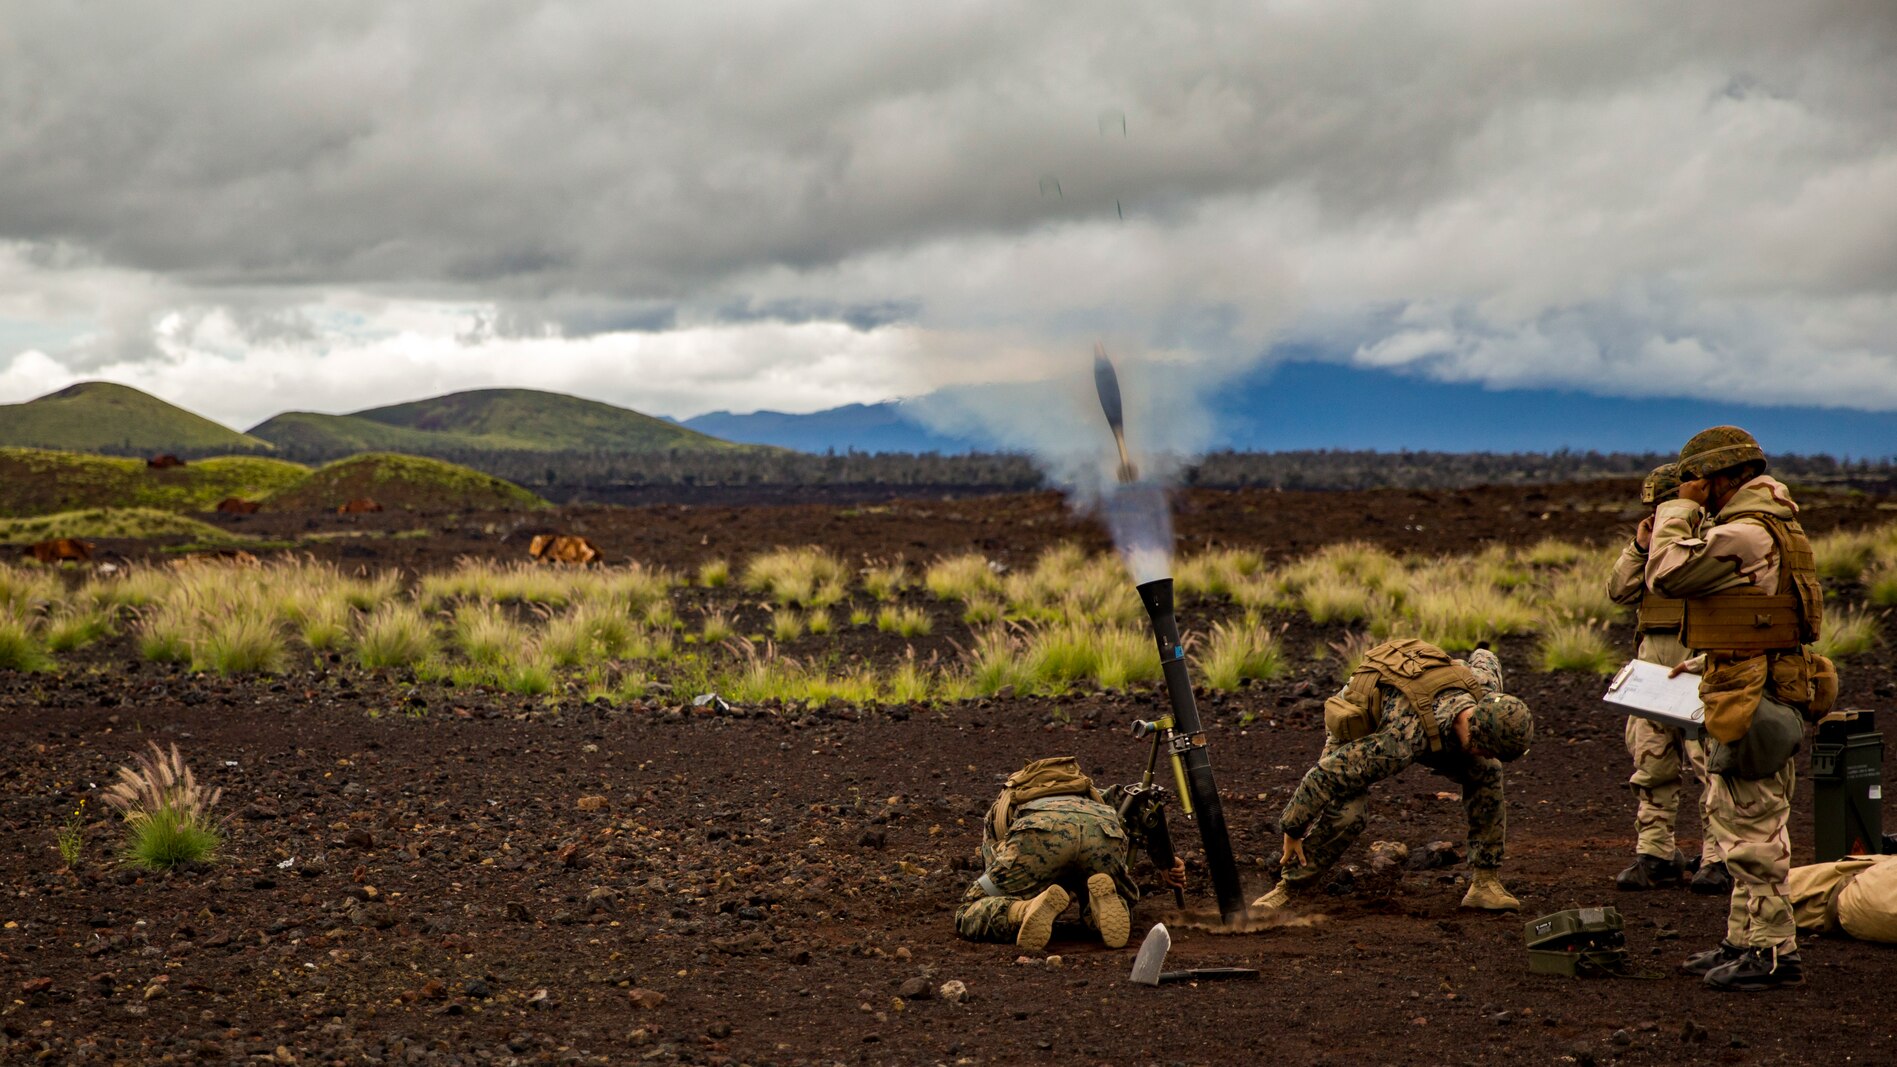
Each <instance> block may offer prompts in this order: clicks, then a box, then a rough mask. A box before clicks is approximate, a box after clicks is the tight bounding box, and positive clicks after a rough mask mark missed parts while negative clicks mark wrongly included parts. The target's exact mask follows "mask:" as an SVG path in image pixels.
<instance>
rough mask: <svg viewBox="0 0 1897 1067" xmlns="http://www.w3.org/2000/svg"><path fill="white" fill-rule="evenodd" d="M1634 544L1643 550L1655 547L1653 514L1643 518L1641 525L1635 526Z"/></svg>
mask: <svg viewBox="0 0 1897 1067" xmlns="http://www.w3.org/2000/svg"><path fill="white" fill-rule="evenodd" d="M1634 544H1636V545H1639V546H1640V551H1642V552H1645V551H1646V550H1647V549H1649V548H1652V547H1653V516H1651V515H1649V516H1647V517H1646V518H1644V519H1641V520H1640V525H1638V526H1636V527H1634Z"/></svg>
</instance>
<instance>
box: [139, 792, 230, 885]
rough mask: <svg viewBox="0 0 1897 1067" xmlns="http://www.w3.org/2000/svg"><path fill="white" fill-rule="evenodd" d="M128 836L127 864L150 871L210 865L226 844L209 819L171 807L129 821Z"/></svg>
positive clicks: (186, 810)
mask: <svg viewBox="0 0 1897 1067" xmlns="http://www.w3.org/2000/svg"><path fill="white" fill-rule="evenodd" d="M125 833H126V843H125V859H126V862H128V863H130V864H131V865H133V866H134V867H142V868H144V869H146V870H148V871H167V870H170V869H171V868H173V867H178V866H182V865H184V864H190V863H209V862H211V861H212V860H213V859H216V858H217V850H218V848H219V847H221V846H222V845H223V843H224V838H223V835H222V834H220V833H218V831H217V828H216V827H215V826H214V825H212V824H211V822H210V820H209V818H208V817H207V816H203V815H199V814H197V813H195V812H192V811H190V810H188V809H184V808H179V807H174V806H172V805H169V804H167V805H164V806H162V807H159V808H158V809H156V810H154V811H150V812H143V813H139V814H137V815H135V816H133V817H131V818H128V819H127V820H126V823H125Z"/></svg>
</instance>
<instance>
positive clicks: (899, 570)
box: [863, 556, 914, 600]
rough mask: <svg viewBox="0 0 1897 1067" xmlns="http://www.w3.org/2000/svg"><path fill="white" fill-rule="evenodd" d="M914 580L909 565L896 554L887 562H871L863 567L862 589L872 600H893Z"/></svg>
mask: <svg viewBox="0 0 1897 1067" xmlns="http://www.w3.org/2000/svg"><path fill="white" fill-rule="evenodd" d="M913 581H914V579H913V578H911V577H910V574H909V565H908V564H907V563H904V562H903V559H902V557H901V556H897V557H896V558H895V559H894V560H893V561H891V562H888V563H871V564H869V565H868V566H866V567H864V568H863V591H864V592H865V593H868V594H869V595H870V598H871V599H872V600H894V599H896V597H898V596H900V595H901V594H902V591H903V590H904V589H907V588H909V586H910V585H911V584H912V582H913Z"/></svg>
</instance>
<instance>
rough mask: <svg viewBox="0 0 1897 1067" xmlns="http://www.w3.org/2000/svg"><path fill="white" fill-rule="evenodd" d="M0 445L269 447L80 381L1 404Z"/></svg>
mask: <svg viewBox="0 0 1897 1067" xmlns="http://www.w3.org/2000/svg"><path fill="white" fill-rule="evenodd" d="M0 445H24V446H26V447H29V448H57V449H67V450H70V451H76V452H97V451H104V450H111V451H116V452H203V451H205V450H207V449H221V448H228V449H233V450H245V449H264V450H268V449H269V448H270V444H269V442H267V441H264V440H261V439H259V438H256V437H252V436H250V435H248V434H241V433H238V432H237V431H236V430H233V429H231V428H230V427H228V426H221V425H219V424H217V423H215V422H212V421H211V420H210V419H207V418H204V417H203V416H201V415H193V414H192V413H190V412H189V411H186V410H184V409H183V408H181V407H177V406H175V405H172V404H167V403H165V402H164V401H163V400H160V399H158V398H157V397H155V396H152V395H151V394H149V393H141V392H139V391H138V390H137V389H133V388H132V387H130V386H126V385H116V384H114V383H112V382H80V383H79V384H77V385H69V386H67V387H66V388H64V389H61V390H60V391H59V392H57V393H48V394H46V395H45V396H42V397H39V398H37V399H34V400H29V401H27V402H26V403H24V404H0Z"/></svg>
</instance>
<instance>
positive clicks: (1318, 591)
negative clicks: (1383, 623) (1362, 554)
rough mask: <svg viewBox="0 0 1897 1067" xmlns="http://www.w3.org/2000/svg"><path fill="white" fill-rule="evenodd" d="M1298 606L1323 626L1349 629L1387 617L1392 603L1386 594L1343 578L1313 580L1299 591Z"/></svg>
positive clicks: (1327, 575)
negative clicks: (1333, 625) (1339, 624)
mask: <svg viewBox="0 0 1897 1067" xmlns="http://www.w3.org/2000/svg"><path fill="white" fill-rule="evenodd" d="M1297 605H1298V607H1299V608H1301V609H1302V610H1303V611H1304V614H1306V615H1308V616H1310V618H1311V621H1312V622H1315V623H1318V624H1320V625H1330V624H1332V623H1343V624H1345V625H1350V624H1354V623H1360V622H1365V621H1368V620H1370V619H1375V618H1381V617H1385V616H1388V615H1389V614H1390V612H1391V611H1392V610H1393V607H1394V605H1393V602H1392V600H1391V598H1390V596H1389V595H1388V594H1386V593H1382V592H1379V591H1377V590H1375V589H1372V588H1370V587H1369V586H1366V585H1364V584H1362V583H1361V582H1359V581H1357V580H1355V579H1352V578H1350V577H1347V576H1345V575H1341V574H1319V575H1316V576H1313V577H1312V578H1311V579H1310V580H1309V581H1308V582H1306V583H1305V584H1304V587H1303V589H1301V590H1299V592H1298V598H1297Z"/></svg>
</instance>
